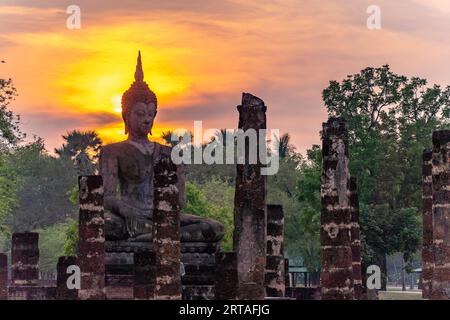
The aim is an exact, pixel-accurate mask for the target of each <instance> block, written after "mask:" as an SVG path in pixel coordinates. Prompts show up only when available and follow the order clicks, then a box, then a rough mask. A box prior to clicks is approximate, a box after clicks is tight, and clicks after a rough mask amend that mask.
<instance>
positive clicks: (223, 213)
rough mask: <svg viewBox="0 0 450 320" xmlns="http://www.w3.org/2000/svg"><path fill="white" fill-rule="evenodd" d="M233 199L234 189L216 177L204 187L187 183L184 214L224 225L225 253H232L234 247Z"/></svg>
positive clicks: (223, 246)
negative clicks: (209, 219)
mask: <svg viewBox="0 0 450 320" xmlns="http://www.w3.org/2000/svg"><path fill="white" fill-rule="evenodd" d="M233 197H234V190H233V188H231V187H230V186H228V184H227V183H226V182H223V181H220V180H218V179H217V178H214V177H212V179H210V181H209V182H207V183H205V184H204V185H196V184H194V183H192V182H187V183H186V205H185V207H184V208H183V212H185V213H190V214H193V215H197V216H201V217H206V218H211V219H214V220H217V221H219V222H221V223H222V224H224V226H225V235H224V238H223V239H222V241H221V247H222V250H223V251H230V250H232V247H233V242H232V241H233Z"/></svg>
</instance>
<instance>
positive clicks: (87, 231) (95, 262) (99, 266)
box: [78, 176, 106, 300]
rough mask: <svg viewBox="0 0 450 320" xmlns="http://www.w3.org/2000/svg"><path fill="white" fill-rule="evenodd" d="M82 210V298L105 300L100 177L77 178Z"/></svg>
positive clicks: (80, 264)
mask: <svg viewBox="0 0 450 320" xmlns="http://www.w3.org/2000/svg"><path fill="white" fill-rule="evenodd" d="M78 185H79V190H80V191H79V197H80V213H79V231H78V232H79V233H78V265H79V267H80V269H81V288H80V290H79V292H78V297H79V299H81V300H103V299H105V298H106V295H105V220H104V215H103V181H102V177H101V176H81V177H79V178H78Z"/></svg>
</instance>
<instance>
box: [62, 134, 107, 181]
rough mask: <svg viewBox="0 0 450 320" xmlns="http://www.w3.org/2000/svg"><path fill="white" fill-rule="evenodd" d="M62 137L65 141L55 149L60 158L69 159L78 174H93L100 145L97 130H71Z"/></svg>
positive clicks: (100, 141)
mask: <svg viewBox="0 0 450 320" xmlns="http://www.w3.org/2000/svg"><path fill="white" fill-rule="evenodd" d="M62 137H63V139H64V140H65V141H66V142H65V143H64V144H63V145H62V147H60V148H57V149H55V153H56V154H57V155H59V156H60V157H61V158H68V159H71V160H72V161H73V162H74V165H75V167H76V169H77V171H78V174H79V175H92V174H94V173H95V171H96V165H97V162H98V157H99V153H100V148H101V146H102V140H101V139H100V137H99V136H98V134H97V132H95V131H92V130H88V131H79V130H72V131H69V132H68V133H67V134H66V135H63V136H62Z"/></svg>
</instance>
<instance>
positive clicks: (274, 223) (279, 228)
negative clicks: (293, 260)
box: [265, 205, 286, 297]
mask: <svg viewBox="0 0 450 320" xmlns="http://www.w3.org/2000/svg"><path fill="white" fill-rule="evenodd" d="M283 251H284V213H283V207H282V206H279V205H268V206H267V257H266V275H265V283H266V296H267V297H284V296H285V292H286V286H285V283H284V281H285V279H284V272H285V270H284V252H283Z"/></svg>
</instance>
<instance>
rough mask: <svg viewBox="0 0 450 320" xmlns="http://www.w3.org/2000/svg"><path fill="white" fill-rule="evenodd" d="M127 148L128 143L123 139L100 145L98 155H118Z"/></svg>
mask: <svg viewBox="0 0 450 320" xmlns="http://www.w3.org/2000/svg"><path fill="white" fill-rule="evenodd" d="M127 148H128V144H127V143H125V141H121V142H115V143H110V144H106V145H104V146H102V148H101V150H100V156H101V157H102V156H103V157H109V156H117V155H120V154H122V153H123V152H124V150H126V149H127Z"/></svg>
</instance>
